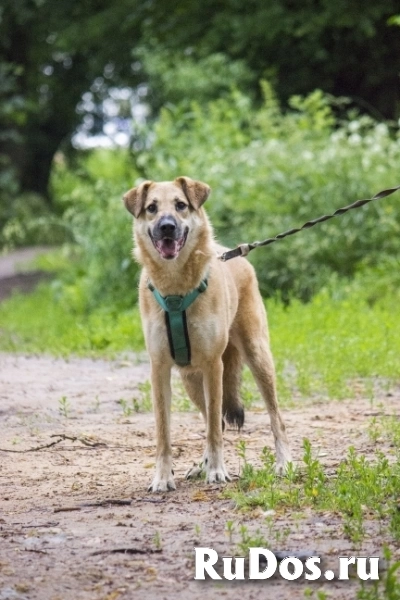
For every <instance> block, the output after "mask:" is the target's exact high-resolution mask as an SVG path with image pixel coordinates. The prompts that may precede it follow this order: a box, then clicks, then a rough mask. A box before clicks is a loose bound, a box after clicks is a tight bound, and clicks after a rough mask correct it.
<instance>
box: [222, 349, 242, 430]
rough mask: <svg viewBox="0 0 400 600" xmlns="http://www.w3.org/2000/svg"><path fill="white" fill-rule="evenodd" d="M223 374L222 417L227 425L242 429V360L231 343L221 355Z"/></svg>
mask: <svg viewBox="0 0 400 600" xmlns="http://www.w3.org/2000/svg"><path fill="white" fill-rule="evenodd" d="M222 361H223V363H224V374H223V381H222V415H223V417H224V419H225V421H226V422H227V423H229V424H230V425H233V426H236V427H237V428H238V429H241V428H242V427H243V423H244V409H243V404H242V403H241V401H240V382H241V378H242V368H243V359H242V356H241V354H240V352H239V350H238V348H236V347H235V346H234V345H233V344H232V343H231V342H229V344H228V345H227V347H226V349H225V352H224V354H223V355H222Z"/></svg>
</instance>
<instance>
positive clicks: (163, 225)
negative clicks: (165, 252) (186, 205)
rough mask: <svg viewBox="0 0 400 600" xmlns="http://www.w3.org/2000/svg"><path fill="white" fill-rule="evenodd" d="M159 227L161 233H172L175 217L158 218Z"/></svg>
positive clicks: (174, 226) (174, 227)
mask: <svg viewBox="0 0 400 600" xmlns="http://www.w3.org/2000/svg"><path fill="white" fill-rule="evenodd" d="M159 228H160V231H161V233H162V234H163V235H173V234H174V233H175V229H176V222H175V219H173V218H172V217H163V218H162V219H161V220H160V224H159Z"/></svg>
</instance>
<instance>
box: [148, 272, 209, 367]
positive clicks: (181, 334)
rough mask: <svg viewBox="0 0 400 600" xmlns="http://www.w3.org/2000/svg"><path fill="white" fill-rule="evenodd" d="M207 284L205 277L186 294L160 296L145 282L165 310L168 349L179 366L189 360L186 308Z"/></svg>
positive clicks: (185, 364) (203, 290)
mask: <svg viewBox="0 0 400 600" xmlns="http://www.w3.org/2000/svg"><path fill="white" fill-rule="evenodd" d="M207 285H208V282H207V278H205V279H203V281H202V282H201V283H200V285H199V286H198V287H197V288H195V289H194V290H192V291H191V292H189V293H188V294H186V296H162V295H161V294H160V292H159V291H158V290H157V289H156V288H155V287H154V285H153V284H152V283H151V282H150V281H148V283H147V287H148V288H149V290H150V291H151V292H152V294H153V296H154V298H155V299H156V300H157V302H158V304H159V305H160V306H161V308H162V309H163V310H164V311H165V324H166V326H167V334H168V342H169V349H170V352H171V356H172V358H173V359H174V361H175V362H176V364H177V365H179V366H180V367H186V366H187V365H190V360H191V349H190V339H189V334H188V329H187V321H186V309H188V308H189V306H190V305H191V304H193V302H194V301H195V300H196V298H197V297H198V296H199V295H200V294H202V293H203V292H205V291H206V289H207Z"/></svg>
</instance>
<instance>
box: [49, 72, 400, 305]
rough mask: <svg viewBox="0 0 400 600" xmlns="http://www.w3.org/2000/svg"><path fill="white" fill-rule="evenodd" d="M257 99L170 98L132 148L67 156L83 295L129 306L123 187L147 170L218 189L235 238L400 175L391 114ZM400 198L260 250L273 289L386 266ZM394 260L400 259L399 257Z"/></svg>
mask: <svg viewBox="0 0 400 600" xmlns="http://www.w3.org/2000/svg"><path fill="white" fill-rule="evenodd" d="M263 90H264V97H265V101H264V104H263V106H261V107H260V108H258V109H256V108H254V107H253V105H252V103H251V101H250V100H249V99H248V98H247V97H245V96H243V95H242V94H241V93H239V92H236V91H234V92H232V93H231V94H230V96H229V97H225V98H221V99H219V100H216V101H212V102H209V103H206V104H204V105H201V106H200V105H199V104H197V103H194V102H193V103H192V104H191V105H190V108H189V109H188V107H187V104H182V105H177V106H171V107H169V108H164V109H163V110H162V111H161V115H160V117H159V119H158V120H157V121H156V122H155V124H154V125H152V126H151V127H148V128H147V129H146V131H145V132H144V133H143V140H144V141H145V143H143V144H142V145H141V150H138V149H137V148H138V144H137V140H136V143H135V150H132V154H131V157H129V156H127V155H126V153H122V152H121V151H119V152H118V151H115V152H114V153H113V152H111V151H107V152H105V151H96V152H94V153H91V154H89V155H87V156H86V157H85V158H84V159H82V160H81V162H80V166H79V168H78V169H77V170H76V171H75V172H73V173H71V172H69V171H68V170H67V169H66V168H65V166H60V165H59V166H58V167H57V169H56V172H55V175H54V180H53V181H54V189H55V191H56V193H57V194H58V195H61V196H63V197H65V198H66V201H68V202H69V203H71V200H72V201H73V208H70V209H69V210H68V211H67V213H66V215H65V219H66V221H67V223H68V226H70V227H71V228H72V232H73V235H74V237H75V240H76V241H77V242H78V243H79V245H80V247H81V250H82V259H81V261H80V262H79V268H78V270H75V272H74V277H73V280H72V281H73V283H72V284H71V281H70V283H69V287H68V288H67V289H68V290H69V292H70V293H73V294H75V296H76V297H77V302H78V304H79V303H82V304H85V303H86V304H88V305H89V306H90V305H93V304H98V303H102V302H108V303H115V304H118V305H124V306H127V305H129V304H130V303H131V302H132V301H133V300H134V299H135V294H136V275H137V268H136V267H135V266H134V265H133V264H132V262H131V259H130V247H131V234H130V228H131V223H130V221H131V218H130V216H129V215H128V214H125V210H124V208H123V206H122V203H121V196H122V194H123V192H124V191H125V190H126V189H128V188H129V187H131V186H132V185H133V184H135V183H138V182H139V181H140V179H139V178H138V176H139V173H140V174H141V175H142V177H146V178H148V179H153V180H165V179H173V178H175V177H176V176H178V175H188V176H190V177H193V178H195V179H200V180H204V181H206V182H207V183H209V184H210V185H211V187H212V189H213V194H212V196H211V199H210V200H209V201H208V202H207V205H206V207H207V210H208V212H209V214H210V216H211V219H212V222H213V224H214V227H215V229H216V233H217V236H218V238H219V239H220V240H221V241H222V242H223V243H225V244H226V245H228V246H230V247H232V246H235V245H236V244H238V243H241V242H245V241H246V242H249V241H253V240H256V239H264V238H266V237H272V236H274V235H276V234H278V233H280V232H282V231H284V230H286V229H289V228H292V227H296V226H299V225H302V224H303V223H304V222H305V221H307V220H309V219H311V218H315V217H318V216H320V215H322V214H325V213H330V212H333V211H334V210H335V209H337V208H339V207H342V206H344V205H347V204H350V203H351V202H353V201H354V200H356V199H358V198H362V197H370V196H371V195H372V194H373V193H375V192H377V191H379V190H381V189H384V188H387V187H390V186H393V185H395V184H396V183H397V184H399V181H396V179H395V178H396V176H397V173H398V164H399V158H400V139H399V135H398V132H397V131H390V130H389V128H388V127H387V126H386V125H385V124H383V123H377V122H375V121H373V120H372V119H370V118H369V117H366V116H362V117H360V116H359V115H357V114H352V115H350V116H349V118H348V119H347V120H345V121H341V122H339V121H338V120H337V119H336V118H335V117H334V112H333V110H332V108H331V100H330V99H328V98H327V97H326V96H324V95H323V94H322V92H320V91H315V92H314V93H312V94H311V95H309V96H308V97H306V98H300V97H295V98H292V101H291V107H292V108H291V110H290V111H289V112H287V113H283V112H282V111H281V110H280V108H279V106H278V104H277V102H276V100H275V98H274V94H273V92H272V91H271V89H270V88H269V86H268V85H267V84H263ZM398 201H399V200H398V199H397V198H396V197H395V196H393V198H388V199H385V200H381V201H378V202H375V203H373V204H372V205H368V206H367V207H364V208H362V209H358V210H356V211H353V212H351V213H348V214H346V215H345V216H342V217H339V218H337V219H334V220H332V221H329V222H327V223H324V224H321V225H318V226H316V227H315V228H314V229H312V230H309V231H305V232H302V233H299V234H298V235H296V236H293V238H288V239H287V240H285V241H282V242H279V243H276V244H274V245H272V246H270V247H268V248H264V249H258V250H255V251H254V252H253V253H252V254H251V255H250V260H251V261H252V262H253V263H254V264H255V266H256V269H257V272H258V276H259V280H260V287H261V291H262V293H263V294H264V296H280V297H282V298H283V299H284V300H285V301H288V300H289V299H290V298H291V297H293V296H295V297H298V298H300V299H301V300H308V299H310V298H311V297H312V296H313V295H314V294H315V293H316V292H318V290H320V289H321V288H322V287H323V286H324V285H326V284H327V283H328V282H329V281H330V279H331V278H332V275H333V274H337V275H339V276H345V277H349V278H350V277H352V276H353V275H354V274H355V273H356V272H357V271H358V270H359V269H360V268H361V267H362V266H364V267H365V265H368V266H371V267H374V268H376V269H377V268H378V266H379V265H380V264H382V261H384V262H385V264H386V265H389V262H390V257H394V256H398V253H399V250H400V235H399V234H400V221H399V210H398V208H397V203H398ZM389 268H391V267H390V266H389Z"/></svg>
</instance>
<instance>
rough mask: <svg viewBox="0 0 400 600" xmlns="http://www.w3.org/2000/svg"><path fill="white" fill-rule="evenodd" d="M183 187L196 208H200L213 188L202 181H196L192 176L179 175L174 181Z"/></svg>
mask: <svg viewBox="0 0 400 600" xmlns="http://www.w3.org/2000/svg"><path fill="white" fill-rule="evenodd" d="M174 183H175V184H176V185H179V187H181V188H182V190H183V193H184V194H185V196H186V198H187V199H188V200H189V202H190V204H191V205H192V207H193V208H194V209H195V210H198V209H199V208H200V206H201V205H202V204H204V202H205V201H206V200H207V198H208V196H209V195H210V192H211V188H210V186H209V185H207V184H206V183H203V182H202V181H195V180H194V179H190V177H177V178H176V179H175V181H174Z"/></svg>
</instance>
